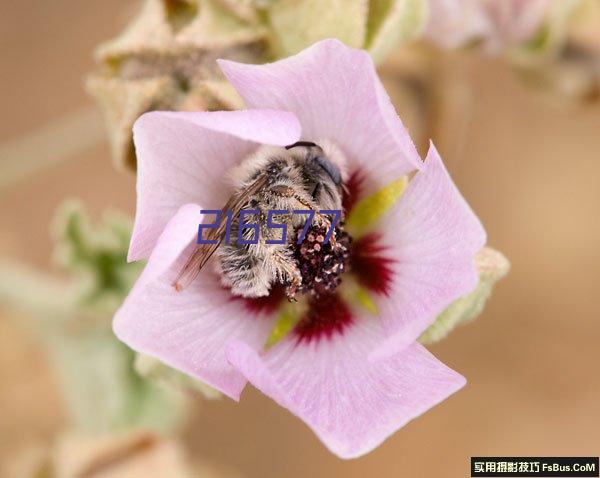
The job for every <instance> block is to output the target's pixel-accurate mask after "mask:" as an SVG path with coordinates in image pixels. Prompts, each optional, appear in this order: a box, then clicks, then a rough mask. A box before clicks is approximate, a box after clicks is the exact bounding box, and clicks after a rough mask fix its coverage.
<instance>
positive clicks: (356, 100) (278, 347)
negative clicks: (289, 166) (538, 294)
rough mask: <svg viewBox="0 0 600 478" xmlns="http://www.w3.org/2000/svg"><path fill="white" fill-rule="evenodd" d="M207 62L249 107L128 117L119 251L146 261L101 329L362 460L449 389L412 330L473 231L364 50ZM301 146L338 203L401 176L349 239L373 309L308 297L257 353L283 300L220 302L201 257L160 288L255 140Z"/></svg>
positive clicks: (473, 223) (455, 268)
mask: <svg viewBox="0 0 600 478" xmlns="http://www.w3.org/2000/svg"><path fill="white" fill-rule="evenodd" d="M219 64H220V66H221V69H222V70H223V72H224V73H225V76H226V77H227V78H228V79H229V81H230V82H231V83H232V84H233V86H234V87H235V88H236V89H237V91H238V92H239V93H240V95H241V96H242V97H243V98H244V100H245V102H246V105H247V107H248V108H249V109H247V110H243V111H231V112H199V113H173V112H152V113H147V114H145V115H143V116H142V117H141V118H140V119H139V120H138V121H137V123H136V124H135V126H134V138H135V145H136V151H137V156H138V168H139V169H138V183H137V192H138V203H137V212H136V219H135V228H134V233H133V237H132V240H131V246H130V251H129V258H130V260H138V259H142V258H147V257H149V260H148V264H147V266H146V268H145V270H144V272H143V273H142V275H141V277H140V278H139V280H138V282H137V284H136V285H135V287H134V288H133V290H132V291H131V293H130V295H129V297H128V298H127V300H126V301H125V303H124V304H123V306H122V307H121V309H120V310H119V311H118V312H117V314H116V317H115V320H114V330H115V333H116V334H117V336H118V337H119V338H120V339H121V340H122V341H124V342H125V343H127V344H128V345H129V346H131V347H132V348H134V349H135V350H138V351H140V352H144V353H146V354H150V355H153V356H156V357H158V358H159V359H161V360H162V361H164V362H165V363H167V364H169V365H171V366H172V367H175V368H177V369H179V370H182V371H184V372H186V373H188V374H190V375H192V376H194V377H196V378H198V379H200V380H202V381H204V382H206V383H208V384H210V385H212V386H213V387H215V388H217V389H219V390H220V391H222V392H223V393H224V394H226V395H228V396H229V397H231V398H233V399H234V400H238V399H239V396H240V393H241V391H242V389H243V388H244V386H245V385H246V383H247V381H250V382H251V383H252V384H253V385H254V386H256V387H257V388H258V389H260V390H261V391H262V392H263V393H265V394H266V395H268V396H270V397H271V398H273V399H274V400H275V401H276V402H277V403H279V404H280V405H282V406H284V407H286V408H288V409H289V410H290V411H291V412H292V413H294V414H296V415H297V416H299V417H300V418H301V419H302V420H304V421H305V422H306V423H307V424H308V425H309V426H310V427H311V428H312V429H313V430H314V431H315V433H316V434H317V435H318V436H319V438H320V439H321V440H322V441H323V442H324V443H325V444H326V445H327V447H329V449H330V450H331V451H333V452H334V453H336V454H337V455H339V456H341V457H343V458H351V457H356V456H359V455H362V454H364V453H367V452H368V451H370V450H372V449H373V448H375V447H376V446H378V445H379V444H380V443H381V442H382V441H383V440H385V439H386V438H387V437H388V436H389V435H391V434H392V433H394V432H395V431H396V430H397V429H398V428H400V427H402V426H403V425H405V424H406V423H407V422H408V421H409V420H411V419H413V418H415V417H416V416H418V415H420V414H421V413H423V412H425V411H426V410H428V409H429V408H431V407H432V406H434V405H436V404H437V403H439V402H440V401H442V400H444V399H445V398H446V397H448V396H449V395H451V394H452V393H454V392H455V391H457V390H458V389H459V388H461V387H462V386H463V385H464V383H465V380H464V378H463V377H462V376H460V375H459V374H457V373H456V372H454V371H452V370H451V369H449V368H448V367H446V366H445V365H444V364H442V363H441V362H439V361H438V360H437V359H436V358H435V357H433V356H432V355H431V354H430V353H429V352H428V351H427V350H426V349H425V348H424V347H423V346H421V345H420V344H418V343H417V342H416V339H417V338H418V337H419V335H420V334H421V333H422V332H423V331H424V330H425V329H426V328H427V327H428V326H429V325H430V324H431V323H432V322H433V321H434V320H435V318H436V316H437V315H438V314H439V313H440V312H441V311H442V310H443V309H444V308H446V307H447V306H448V305H449V304H450V303H451V302H452V301H454V300H455V299H456V298H458V297H460V296H462V295H464V294H466V293H468V292H470V291H471V290H472V289H473V288H474V287H475V286H476V284H477V281H478V277H477V272H476V270H475V266H474V256H475V253H476V252H477V251H478V250H479V249H480V248H481V247H482V246H483V245H484V243H485V232H484V230H483V228H482V226H481V224H480V223H479V221H478V219H477V218H476V217H475V215H474V214H473V212H472V211H471V209H470V208H469V206H468V205H467V203H466V202H465V200H464V199H463V198H462V196H461V195H460V193H459V192H458V190H457V189H456V187H455V186H454V185H453V183H452V181H451V179H450V178H449V176H448V173H447V172H446V170H445V168H444V166H443V164H442V161H441V159H440V157H439V155H438V153H437V151H436V150H435V148H434V147H433V146H432V147H431V149H430V151H429V153H428V155H427V158H426V160H425V162H424V163H423V162H422V161H421V160H420V158H419V156H418V153H417V151H416V149H415V147H414V145H413V143H412V141H411V140H410V137H409V135H408V132H407V131H406V129H405V128H404V126H403V125H402V122H401V121H400V119H399V118H398V116H397V115H396V112H395V110H394V108H393V106H392V104H391V103H390V100H389V98H388V96H387V94H386V93H385V91H384V89H383V87H382V85H381V83H380V82H379V79H378V77H377V74H376V71H375V68H374V66H373V62H372V61H371V59H370V57H369V55H368V54H367V53H366V52H365V51H362V50H354V49H350V48H347V47H346V46H345V45H343V44H342V43H340V42H339V41H336V40H326V41H322V42H319V43H317V44H315V45H314V46H312V47H310V48H308V49H307V50H305V51H303V52H301V53H299V54H298V55H295V56H293V57H291V58H288V59H285V60H281V61H278V62H276V63H272V64H267V65H245V64H239V63H233V62H230V61H223V60H221V61H220V62H219ZM259 108H260V109H259ZM300 139H302V140H304V141H314V142H318V141H319V140H321V139H327V140H328V141H330V142H332V143H335V144H336V145H337V146H338V147H339V148H340V149H341V151H342V152H343V155H344V156H345V161H346V163H347V164H346V169H347V171H348V174H347V175H346V176H345V181H346V186H347V188H348V191H349V192H348V194H347V195H346V197H345V199H344V202H345V205H346V208H351V207H352V205H353V204H354V203H355V202H356V198H357V197H364V196H365V195H366V194H369V193H372V192H373V191H377V190H380V189H381V188H382V187H383V186H385V185H387V184H388V183H390V181H392V180H395V179H398V178H399V177H401V176H403V175H406V174H407V173H410V172H414V171H416V174H415V176H414V178H413V179H412V180H411V181H410V183H409V185H408V187H407V189H406V191H405V192H404V193H403V195H402V196H401V197H400V199H399V200H398V201H397V203H396V204H395V205H394V206H393V207H392V208H391V209H390V210H389V211H388V212H387V214H386V216H384V217H383V218H382V220H381V221H380V222H379V224H378V228H377V230H375V231H371V232H370V233H369V234H365V235H363V236H362V237H355V238H354V242H353V245H352V248H351V254H350V256H351V257H350V265H351V269H350V271H349V272H347V273H345V274H344V275H343V276H342V279H343V282H344V283H350V282H352V281H354V282H356V283H360V284H361V285H362V287H364V288H365V289H367V290H369V291H370V292H371V294H372V295H373V300H374V302H375V304H376V306H377V310H378V313H377V314H376V315H373V314H369V313H367V312H365V311H363V310H360V309H357V308H356V307H354V306H353V305H352V304H349V303H347V300H346V299H345V298H344V296H343V294H341V293H338V292H337V291H336V292H335V293H333V294H331V295H329V296H327V297H325V298H321V299H320V300H314V299H313V300H307V303H308V305H307V307H308V308H307V310H306V311H305V312H304V314H303V316H302V318H301V319H300V321H299V323H298V324H297V325H296V326H295V328H294V329H293V330H292V331H291V332H290V333H289V334H288V335H286V336H285V337H284V338H283V339H281V340H280V341H279V342H277V343H276V344H275V345H274V346H272V347H270V348H268V349H267V348H266V347H265V342H266V341H267V338H268V337H269V334H270V331H271V330H272V328H273V326H274V324H275V321H276V320H277V310H279V308H280V306H281V305H282V304H285V299H283V295H282V294H281V291H280V289H279V288H276V287H275V288H273V289H272V292H271V294H270V295H269V296H268V297H263V298H258V299H252V300H250V299H244V298H240V297H233V296H232V294H231V293H230V291H229V290H227V289H226V288H224V287H223V286H222V285H221V284H220V281H219V277H218V273H217V272H215V271H214V270H213V268H212V267H208V265H207V267H205V268H204V269H202V272H201V273H200V275H199V276H198V277H197V279H196V280H195V281H194V282H192V284H191V285H190V286H189V287H187V288H186V289H184V290H183V291H182V292H176V291H175V290H174V289H173V287H172V282H173V279H174V277H176V276H177V274H178V272H179V271H180V270H181V267H182V265H183V264H184V263H185V262H186V260H187V258H188V257H189V256H190V254H191V252H192V250H193V248H194V247H196V245H195V238H196V234H197V230H198V223H199V222H200V219H201V217H200V214H199V211H200V209H216V208H220V207H221V206H222V205H223V204H224V202H225V201H226V200H227V197H228V196H229V195H230V194H231V189H228V188H229V186H228V185H227V183H226V181H225V180H224V178H225V177H226V175H227V172H228V171H229V170H230V169H231V168H232V167H234V166H235V165H237V164H238V163H239V162H240V161H242V160H243V159H244V158H245V157H247V156H248V155H249V154H251V153H252V152H253V151H255V150H256V149H257V148H258V147H259V146H261V145H264V144H269V145H275V146H280V147H283V146H285V145H289V144H292V143H294V142H296V141H298V140H300ZM342 285H343V284H342ZM288 307H289V306H288Z"/></svg>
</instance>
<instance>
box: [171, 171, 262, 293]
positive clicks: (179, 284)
mask: <svg viewBox="0 0 600 478" xmlns="http://www.w3.org/2000/svg"><path fill="white" fill-rule="evenodd" d="M266 184H267V176H266V175H262V176H260V177H259V178H258V179H256V180H255V181H254V182H253V183H252V184H250V186H248V187H247V188H246V189H244V190H243V191H242V192H241V193H238V194H234V195H233V196H231V197H230V198H229V200H228V201H227V203H226V204H225V206H223V208H222V209H221V212H222V213H223V214H221V221H220V223H219V226H218V227H217V228H215V229H211V230H210V231H209V232H208V234H207V237H206V239H207V240H210V241H217V242H216V243H215V244H200V245H198V247H197V248H196V250H195V251H194V252H193V253H192V254H191V256H190V257H189V258H188V260H187V262H186V263H185V265H184V266H183V268H182V269H181V272H179V274H178V275H177V277H176V278H175V281H174V282H173V287H174V288H175V290H177V291H178V292H181V291H182V290H183V289H184V288H186V287H187V286H189V285H190V284H191V283H192V282H193V281H194V279H195V278H196V277H198V274H199V273H200V271H201V270H202V268H203V267H204V265H205V264H206V263H207V262H208V260H209V259H210V258H211V257H212V255H213V254H214V253H215V251H216V250H217V249H218V247H219V246H220V245H221V243H222V242H223V237H224V235H225V231H226V229H227V218H226V217H224V216H225V214H224V213H225V212H226V211H232V215H233V217H235V216H237V215H238V214H239V212H240V211H241V210H242V208H243V207H244V205H245V204H246V203H247V202H248V200H249V199H250V198H251V197H252V196H254V195H255V194H256V193H257V192H258V191H260V190H261V189H262V188H263V187H264V186H265V185H266Z"/></svg>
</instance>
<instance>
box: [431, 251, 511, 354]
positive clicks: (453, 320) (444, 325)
mask: <svg viewBox="0 0 600 478" xmlns="http://www.w3.org/2000/svg"><path fill="white" fill-rule="evenodd" d="M475 263H476V265H477V270H478V271H479V284H478V285H477V287H476V288H475V290H474V291H473V292H471V293H470V294H467V295H465V296H464V297H461V298H459V299H457V300H456V301H454V302H453V303H452V304H451V305H450V306H449V307H448V308H446V310H444V311H443V312H442V313H441V314H440V315H439V316H438V318H437V319H436V321H435V322H434V323H433V324H432V325H431V326H430V327H429V328H428V329H427V330H426V331H425V332H423V334H422V335H421V337H420V338H419V341H420V342H421V343H423V344H428V343H433V342H437V341H438V340H441V339H443V338H444V337H446V336H447V335H448V334H449V333H450V332H451V331H452V330H453V329H454V328H455V327H456V326H457V325H459V324H465V323H467V322H470V321H472V320H475V318H477V316H478V315H479V314H480V313H481V311H482V310H483V307H484V306H485V303H486V301H487V300H488V298H489V297H490V295H491V293H492V287H493V286H494V284H495V283H496V282H497V281H499V280H500V279H501V278H502V277H504V276H505V275H506V274H507V273H508V270H509V268H510V264H509V262H508V260H507V259H506V257H504V256H503V255H502V254H501V253H500V252H498V251H496V250H494V249H491V248H489V247H484V248H483V249H482V250H481V251H480V252H479V253H478V254H477V256H476V258H475Z"/></svg>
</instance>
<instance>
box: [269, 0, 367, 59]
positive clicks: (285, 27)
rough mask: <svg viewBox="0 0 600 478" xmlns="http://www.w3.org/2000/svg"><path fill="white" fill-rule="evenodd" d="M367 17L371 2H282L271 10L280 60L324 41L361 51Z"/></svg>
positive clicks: (354, 0) (339, 0)
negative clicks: (334, 40) (336, 42)
mask: <svg viewBox="0 0 600 478" xmlns="http://www.w3.org/2000/svg"><path fill="white" fill-rule="evenodd" d="M367 15H368V0H343V1H342V0H279V1H277V2H274V3H273V4H272V5H271V7H270V8H269V9H268V17H269V22H270V26H271V27H272V29H273V33H274V36H275V39H276V41H277V43H278V48H276V49H278V50H280V51H278V52H277V53H278V56H280V57H281V56H288V55H293V54H295V53H298V52H299V51H300V50H303V49H304V48H307V47H309V46H310V45H312V44H313V43H315V42H317V41H319V40H323V39H325V38H337V39H339V40H341V41H343V42H344V43H345V44H346V45H348V46H351V47H355V48H362V47H363V46H364V40H365V35H366V24H367Z"/></svg>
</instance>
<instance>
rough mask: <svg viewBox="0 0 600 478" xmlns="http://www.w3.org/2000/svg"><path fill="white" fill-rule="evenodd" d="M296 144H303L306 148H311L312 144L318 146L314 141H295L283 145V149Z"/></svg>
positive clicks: (290, 147) (293, 146)
mask: <svg viewBox="0 0 600 478" xmlns="http://www.w3.org/2000/svg"><path fill="white" fill-rule="evenodd" d="M296 146H305V147H307V148H311V147H313V146H316V147H317V148H318V147H319V145H318V144H316V143H311V142H310V141H296V142H295V143H294V144H289V145H287V146H286V147H285V149H292V148H295V147H296Z"/></svg>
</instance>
